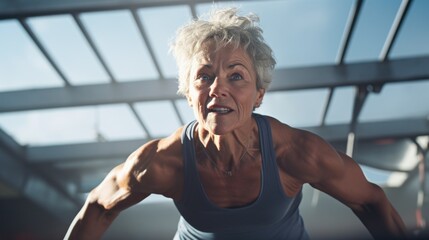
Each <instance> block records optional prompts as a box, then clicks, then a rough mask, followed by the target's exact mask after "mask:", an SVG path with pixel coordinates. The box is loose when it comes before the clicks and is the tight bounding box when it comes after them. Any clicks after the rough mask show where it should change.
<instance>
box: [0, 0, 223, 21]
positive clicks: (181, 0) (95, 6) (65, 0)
mask: <svg viewBox="0 0 429 240" xmlns="http://www.w3.org/2000/svg"><path fill="white" fill-rule="evenodd" d="M222 1H229V0H217V1H216V2H222ZM195 3H213V0H198V1H196V0H121V1H117V0H62V1H56V0H44V1H10V0H0V20H1V19H11V18H17V17H24V18H26V17H35V16H46V15H57V14H74V13H82V12H94V11H109V10H120V9H136V8H143V7H161V6H174V5H192V4H195Z"/></svg>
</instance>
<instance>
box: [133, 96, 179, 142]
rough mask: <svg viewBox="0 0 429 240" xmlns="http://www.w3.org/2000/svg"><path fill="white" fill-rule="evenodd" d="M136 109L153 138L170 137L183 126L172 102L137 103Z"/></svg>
mask: <svg viewBox="0 0 429 240" xmlns="http://www.w3.org/2000/svg"><path fill="white" fill-rule="evenodd" d="M135 109H136V111H137V113H138V114H139V116H140V117H141V118H142V121H143V123H144V124H145V126H146V127H147V128H148V131H149V134H150V135H151V136H152V137H166V136H169V135H170V134H172V133H173V132H174V131H175V130H176V129H177V128H178V127H180V125H181V124H180V121H179V119H178V117H177V115H176V112H175V110H174V108H173V103H172V102H170V101H152V102H141V103H136V104H135Z"/></svg>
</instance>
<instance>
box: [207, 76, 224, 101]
mask: <svg viewBox="0 0 429 240" xmlns="http://www.w3.org/2000/svg"><path fill="white" fill-rule="evenodd" d="M226 96H228V87H227V83H226V81H225V80H224V79H222V78H219V77H216V78H215V79H214V81H213V83H212V84H211V86H210V97H218V98H219V97H226Z"/></svg>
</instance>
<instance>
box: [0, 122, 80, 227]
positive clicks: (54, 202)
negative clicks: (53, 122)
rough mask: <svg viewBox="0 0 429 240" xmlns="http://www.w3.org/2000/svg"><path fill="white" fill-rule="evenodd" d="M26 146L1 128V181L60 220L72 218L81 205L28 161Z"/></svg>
mask: <svg viewBox="0 0 429 240" xmlns="http://www.w3.org/2000/svg"><path fill="white" fill-rule="evenodd" d="M24 151H25V148H23V147H21V146H20V145H19V144H18V143H16V142H15V141H14V140H13V139H12V138H11V137H10V136H8V135H7V134H6V133H4V132H3V131H1V130H0V181H2V182H4V183H6V185H8V187H10V188H13V189H15V190H16V191H17V192H18V193H19V194H22V195H23V196H25V197H26V198H28V199H30V200H31V201H33V202H34V203H36V204H37V205H39V206H40V207H42V208H44V209H45V210H47V211H48V212H49V213H50V214H51V215H53V216H56V217H57V218H58V219H59V220H63V221H69V220H70V219H71V217H72V216H73V215H74V214H75V213H76V212H77V210H78V205H77V202H74V201H73V200H71V199H70V198H68V197H66V196H64V194H63V193H62V192H61V191H59V190H58V189H56V188H55V187H53V186H52V185H51V184H50V183H49V182H47V181H46V180H45V179H44V178H43V177H41V176H40V175H39V174H38V173H37V172H36V171H33V170H32V169H31V168H29V167H28V166H27V164H26V163H25V159H24V157H25V154H24Z"/></svg>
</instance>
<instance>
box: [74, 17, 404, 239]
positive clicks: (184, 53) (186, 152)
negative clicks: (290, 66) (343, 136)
mask: <svg viewBox="0 0 429 240" xmlns="http://www.w3.org/2000/svg"><path fill="white" fill-rule="evenodd" d="M257 23H258V18H257V17H256V16H254V15H249V16H238V15H237V10H236V9H223V10H218V11H215V12H214V13H213V15H212V16H211V18H210V19H209V20H195V21H193V22H191V23H189V24H188V25H186V26H184V27H183V28H181V29H180V30H179V31H178V34H177V38H176V40H175V42H174V43H173V46H172V50H173V53H174V55H175V57H176V59H177V62H178V65H179V91H178V92H179V93H180V94H182V95H184V96H185V97H186V98H187V100H188V103H189V105H190V106H191V107H192V108H193V111H194V115H195V118H196V121H194V122H191V123H190V124H188V125H186V126H184V127H182V128H179V129H177V131H175V132H174V133H173V134H171V135H170V136H169V137H166V138H163V139H158V140H153V141H151V142H148V143H146V144H144V145H143V146H142V147H140V148H139V149H137V150H136V151H135V152H133V153H132V154H131V155H130V156H129V157H128V159H127V160H126V161H125V162H124V163H123V164H121V165H119V166H117V167H116V168H114V169H113V170H112V171H111V172H110V173H109V174H108V175H107V177H106V178H105V179H104V181H103V182H101V183H100V185H99V186H97V187H96V188H95V189H94V190H92V191H91V193H90V194H89V196H88V199H87V201H86V202H85V204H84V206H83V208H82V209H81V211H80V212H79V213H78V215H77V216H76V218H75V219H74V221H73V222H72V224H71V226H70V228H69V231H68V232H67V235H66V238H71V239H97V238H100V237H101V236H102V234H103V232H105V231H106V229H107V228H108V226H109V225H110V224H111V223H112V221H113V220H114V219H115V217H116V216H117V215H118V214H119V212H120V211H121V210H123V209H125V208H127V207H130V206H132V205H134V204H136V203H138V202H139V201H141V200H143V199H145V198H146V197H147V196H149V195H150V194H152V193H156V194H162V195H163V196H165V197H167V198H171V199H173V200H174V203H175V205H176V207H177V209H178V210H179V212H180V214H181V218H180V221H179V226H178V230H177V233H176V236H175V239H246V240H247V239H294V240H295V239H308V238H309V237H308V234H307V233H306V230H305V227H304V224H303V221H302V218H301V216H300V213H299V210H298V207H299V204H300V201H301V198H302V197H301V190H302V186H303V184H305V183H308V184H311V186H313V187H314V188H316V189H319V190H321V191H323V192H325V193H327V194H329V195H331V196H332V197H334V198H336V199H338V200H339V201H341V202H342V203H344V204H345V205H347V206H348V207H350V208H351V209H352V210H353V212H354V213H355V214H356V215H357V217H358V218H359V219H360V220H361V221H362V222H363V224H364V225H365V226H366V227H367V228H368V230H369V231H370V232H371V234H372V235H373V236H374V237H388V238H389V239H390V238H392V237H393V238H395V237H398V238H399V237H404V235H405V227H404V223H403V222H402V220H401V218H400V216H399V215H398V213H397V212H396V211H395V209H394V208H393V207H392V205H391V203H390V202H389V201H388V199H387V198H386V196H385V194H384V192H383V191H382V189H381V188H380V187H378V186H376V185H374V184H372V183H370V182H368V181H367V180H366V179H365V177H364V175H363V174H362V171H361V169H360V168H359V166H358V165H357V164H356V163H355V162H354V161H353V160H352V159H351V158H349V157H348V156H346V155H345V154H343V153H340V152H337V151H336V150H335V149H333V148H332V147H331V146H330V145H329V144H328V143H327V142H325V141H324V140H322V139H321V138H320V137H318V136H316V135H314V134H312V133H310V132H306V131H302V130H299V129H295V128H292V127H290V126H288V125H286V124H284V123H281V122H279V121H278V120H276V119H274V118H272V117H268V116H262V115H259V114H255V113H253V110H254V109H255V108H257V107H259V106H260V104H261V102H262V100H263V97H264V94H265V91H266V89H267V88H268V86H269V84H270V82H271V73H272V70H273V69H274V65H275V60H274V58H273V56H272V51H271V49H270V47H269V46H268V45H267V44H266V43H265V42H264V40H263V37H262V30H261V29H260V28H259V27H258V26H257Z"/></svg>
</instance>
